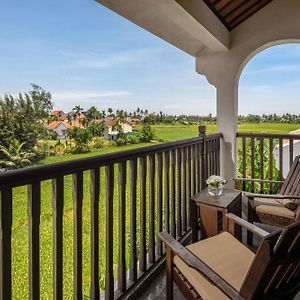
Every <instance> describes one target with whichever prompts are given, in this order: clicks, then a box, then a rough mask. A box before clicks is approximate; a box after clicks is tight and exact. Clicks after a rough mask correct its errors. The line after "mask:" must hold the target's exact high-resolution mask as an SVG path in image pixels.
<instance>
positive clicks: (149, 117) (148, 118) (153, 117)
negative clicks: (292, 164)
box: [137, 112, 300, 125]
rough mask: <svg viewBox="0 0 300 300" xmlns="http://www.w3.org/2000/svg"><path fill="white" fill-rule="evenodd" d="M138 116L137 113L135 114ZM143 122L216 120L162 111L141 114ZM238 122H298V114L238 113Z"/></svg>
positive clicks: (299, 121) (184, 122)
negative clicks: (169, 113)
mask: <svg viewBox="0 0 300 300" xmlns="http://www.w3.org/2000/svg"><path fill="white" fill-rule="evenodd" d="M137 116H138V117H139V115H137ZM142 120H143V122H145V123H151V124H155V123H166V124H168V123H169V124H170V123H183V124H186V125H188V124H203V123H215V122H216V121H217V117H216V116H213V115H212V114H208V115H207V116H200V115H195V116H193V115H168V114H165V113H163V112H160V113H159V114H157V113H148V114H146V115H143V118H142ZM238 120H239V122H240V123H291V124H300V114H299V115H296V114H289V113H286V114H283V115H277V114H269V115H266V114H263V115H255V114H249V115H246V116H244V115H240V116H239V117H238Z"/></svg>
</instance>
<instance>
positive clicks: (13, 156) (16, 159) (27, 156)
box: [0, 139, 35, 170]
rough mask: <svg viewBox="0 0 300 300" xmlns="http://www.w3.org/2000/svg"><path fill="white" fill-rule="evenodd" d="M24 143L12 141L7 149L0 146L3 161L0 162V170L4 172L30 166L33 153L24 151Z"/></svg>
mask: <svg viewBox="0 0 300 300" xmlns="http://www.w3.org/2000/svg"><path fill="white" fill-rule="evenodd" d="M24 146H25V143H20V142H19V141H17V140H16V139H12V140H11V143H10V145H9V147H8V148H6V147H4V146H1V145H0V152H1V154H2V157H3V159H2V160H0V169H1V168H3V169H4V170H9V169H17V168H23V167H25V166H27V165H30V164H31V161H32V159H33V158H34V157H35V154H34V153H31V152H27V151H24V150H23V149H24Z"/></svg>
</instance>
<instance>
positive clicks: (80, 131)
mask: <svg viewBox="0 0 300 300" xmlns="http://www.w3.org/2000/svg"><path fill="white" fill-rule="evenodd" d="M68 137H69V138H71V139H73V141H74V143H75V145H74V147H72V148H71V152H72V153H84V152H88V151H89V146H88V142H89V141H90V140H91V139H92V136H91V133H90V131H89V130H87V129H85V128H78V127H75V128H72V129H69V130H68Z"/></svg>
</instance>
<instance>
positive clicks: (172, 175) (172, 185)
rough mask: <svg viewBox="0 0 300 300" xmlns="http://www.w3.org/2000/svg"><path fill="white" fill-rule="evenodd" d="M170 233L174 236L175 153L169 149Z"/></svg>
mask: <svg viewBox="0 0 300 300" xmlns="http://www.w3.org/2000/svg"><path fill="white" fill-rule="evenodd" d="M170 153H171V235H172V236H173V237H176V217H175V214H176V212H175V209H176V208H175V201H176V176H175V174H176V153H175V152H174V150H171V152H170Z"/></svg>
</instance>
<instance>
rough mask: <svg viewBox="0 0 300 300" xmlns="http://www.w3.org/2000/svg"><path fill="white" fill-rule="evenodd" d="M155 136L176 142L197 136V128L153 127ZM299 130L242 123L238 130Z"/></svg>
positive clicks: (213, 129)
mask: <svg viewBox="0 0 300 300" xmlns="http://www.w3.org/2000/svg"><path fill="white" fill-rule="evenodd" d="M152 128H153V129H154V131H155V135H156V137H157V138H158V139H162V140H164V141H176V140H181V139H188V138H193V137H196V136H198V126H196V125H181V124H175V125H165V124H158V125H153V126H152ZM206 128H207V134H211V133H215V132H216V131H217V127H216V125H214V124H208V125H207V126H206ZM299 128H300V124H285V123H259V124H252V123H244V124H239V126H238V130H239V131H240V132H257V133H266V132H268V133H289V132H290V131H292V130H296V129H299Z"/></svg>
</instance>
